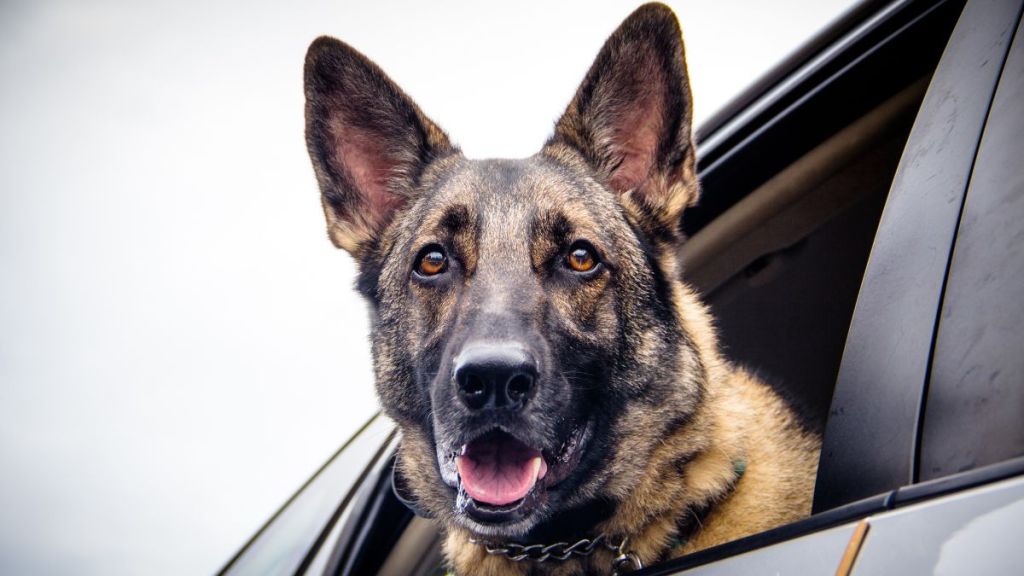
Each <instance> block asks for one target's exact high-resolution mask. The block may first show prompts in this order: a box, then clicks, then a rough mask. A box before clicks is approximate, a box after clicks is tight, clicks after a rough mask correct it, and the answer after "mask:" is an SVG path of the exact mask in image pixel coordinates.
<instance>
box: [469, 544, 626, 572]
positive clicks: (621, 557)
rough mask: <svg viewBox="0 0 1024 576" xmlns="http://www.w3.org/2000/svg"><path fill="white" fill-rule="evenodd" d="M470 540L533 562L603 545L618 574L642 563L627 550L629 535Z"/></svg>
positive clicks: (588, 552) (515, 559)
mask: <svg viewBox="0 0 1024 576" xmlns="http://www.w3.org/2000/svg"><path fill="white" fill-rule="evenodd" d="M469 541H470V542H472V543H473V544H480V545H481V546H483V547H484V550H486V551H487V553H488V554H490V555H491V556H504V557H506V558H508V559H509V560H512V561H513V562H523V561H526V560H530V561H533V562H547V561H549V560H568V559H569V558H571V557H572V556H581V557H585V556H590V555H591V554H593V553H594V550H595V549H596V548H598V547H603V548H605V549H607V550H610V551H612V552H614V553H615V554H617V556H616V557H615V559H614V560H612V574H613V575H615V576H617V575H618V574H621V573H622V572H623V570H627V571H630V572H632V571H633V570H639V569H641V568H643V567H644V565H643V563H641V562H640V558H639V557H638V556H637V555H636V554H635V553H633V552H630V551H628V550H627V546H628V545H629V539H628V538H623V539H622V540H621V541H620V542H619V543H618V544H613V543H611V542H609V541H608V537H607V535H605V534H599V535H597V536H595V537H594V538H593V539H591V538H584V539H582V540H579V541H577V542H575V543H574V544H569V543H568V542H555V543H554V544H548V545H546V546H545V545H544V544H516V543H514V542H508V543H504V544H494V543H491V542H485V541H483V540H476V539H474V538H470V539H469Z"/></svg>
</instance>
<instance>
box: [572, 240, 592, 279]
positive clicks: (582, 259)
mask: <svg viewBox="0 0 1024 576" xmlns="http://www.w3.org/2000/svg"><path fill="white" fill-rule="evenodd" d="M566 263H567V264H568V265H569V268H571V269H572V270H573V271H575V272H590V271H591V270H593V269H594V267H595V266H597V256H595V255H594V250H593V249H592V248H590V247H589V246H587V245H585V244H581V243H576V244H573V246H572V248H570V249H569V255H568V256H566Z"/></svg>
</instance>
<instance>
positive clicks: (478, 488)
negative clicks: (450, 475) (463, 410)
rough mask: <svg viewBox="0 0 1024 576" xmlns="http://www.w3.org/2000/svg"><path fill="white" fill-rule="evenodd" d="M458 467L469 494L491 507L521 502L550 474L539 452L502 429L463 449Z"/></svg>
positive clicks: (456, 462)
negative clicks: (538, 482)
mask: <svg viewBox="0 0 1024 576" xmlns="http://www.w3.org/2000/svg"><path fill="white" fill-rule="evenodd" d="M455 467H456V469H458V471H459V477H460V478H461V479H462V487H463V489H465V490H466V494H468V495H469V497H470V498H472V499H473V500H475V501H476V502H477V503H478V504H485V505H489V506H507V505H509V504H512V503H513V502H516V501H517V500H522V499H523V498H525V497H526V495H527V494H529V493H530V490H533V487H534V486H535V485H536V484H537V481H538V480H541V479H543V478H544V477H545V476H546V475H547V473H548V463H547V462H546V461H545V460H544V456H543V454H541V451H540V450H537V449H536V448H531V447H529V446H527V445H526V444H523V443H522V442H520V441H519V440H518V439H516V438H515V437H513V436H511V435H509V434H506V433H504V432H501V431H499V430H495V431H493V432H491V433H489V434H485V435H484V436H483V437H481V438H477V439H476V440H473V441H472V442H470V443H469V444H466V445H465V446H463V447H462V454H460V455H459V456H457V457H456V458H455Z"/></svg>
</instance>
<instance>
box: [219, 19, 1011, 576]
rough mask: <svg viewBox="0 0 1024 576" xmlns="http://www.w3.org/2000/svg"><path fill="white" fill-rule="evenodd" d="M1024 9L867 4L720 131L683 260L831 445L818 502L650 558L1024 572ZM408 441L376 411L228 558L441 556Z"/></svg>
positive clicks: (720, 122) (370, 569)
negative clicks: (743, 533)
mask: <svg viewBox="0 0 1024 576" xmlns="http://www.w3.org/2000/svg"><path fill="white" fill-rule="evenodd" d="M1022 9H1024V0H970V1H969V2H966V3H965V2H963V1H956V0H945V1H936V0H919V1H914V0H909V1H908V0H901V1H886V2H879V1H867V2H864V3H862V4H860V5H858V6H857V7H856V8H855V9H853V10H852V11H850V12H848V13H847V14H846V15H845V16H844V17H843V18H842V19H841V20H840V21H837V22H836V23H834V24H833V25H832V26H831V27H830V28H828V29H827V30H825V31H823V32H822V33H821V34H819V35H818V36H817V37H816V38H814V39H813V40H812V41H811V42H809V43H808V44H807V45H806V46H805V47H804V48H802V49H801V50H800V51H798V52H797V53H796V54H794V55H793V56H792V57H790V58H789V59H788V60H786V61H785V62H783V63H782V64H781V65H779V66H778V67H777V68H776V69H774V70H773V71H772V72H770V73H769V74H768V75H767V76H766V77H764V78H763V79H762V80H760V81H759V82H758V83H756V84H755V85H754V86H752V87H751V88H750V89H749V90H747V91H746V92H745V93H743V94H742V95H741V96H740V97H739V98H737V99H736V100H735V101H733V102H732V103H731V104H730V105H728V106H727V107H726V108H725V109H724V110H722V111H721V112H719V113H718V114H717V115H716V116H714V117H713V118H712V119H710V120H709V121H708V122H706V123H705V124H704V126H703V127H702V129H701V130H700V131H699V132H698V142H699V145H698V148H699V150H700V156H701V158H702V160H701V164H700V175H701V180H702V182H703V188H704V193H703V200H702V204H701V205H700V206H699V207H698V208H696V209H694V210H690V211H687V212H686V216H685V222H684V224H685V229H686V231H687V233H688V235H689V240H688V241H687V242H686V243H685V245H684V246H683V248H682V250H683V261H684V262H685V263H686V264H687V269H686V271H685V272H684V276H685V277H686V279H687V281H688V282H690V283H691V284H693V285H695V286H696V287H697V288H698V289H699V290H700V291H701V292H702V294H703V295H704V298H705V300H706V301H707V302H708V303H709V304H710V305H711V307H712V308H713V311H714V314H715V316H716V317H717V318H718V327H719V331H720V335H721V339H722V342H723V346H724V347H725V349H726V350H727V354H728V355H729V356H730V357H731V358H732V359H733V360H734V361H736V362H739V363H742V364H744V365H746V366H749V367H751V368H753V369H754V370H756V371H757V372H758V373H759V374H760V375H761V376H762V377H764V378H765V379H766V380H767V381H769V382H775V383H777V387H778V389H779V390H780V391H781V392H782V393H783V394H785V395H786V396H787V397H788V398H789V399H790V400H791V401H792V403H793V404H794V406H797V407H798V408H799V410H800V412H801V414H803V416H804V417H805V419H806V423H807V425H808V426H810V427H814V428H817V429H819V430H821V431H822V432H823V434H824V445H823V449H822V453H821V460H820V466H819V469H818V477H817V484H816V489H815V496H814V510H813V515H812V516H811V517H810V518H807V519H805V520H802V521H799V522H796V523H793V524H789V525H785V526H782V527H779V528H776V529H774V530H771V531H769V532H765V533H762V534H757V535H754V536H751V537H748V538H744V539H741V540H738V541H735V542H730V543H727V544H725V545H722V546H719V547H716V548H712V549H709V550H704V551H701V552H698V553H696V554H692V555H690V556H687V557H683V558H680V559H677V560H673V561H669V562H666V563H664V564H661V565H657V566H650V567H647V568H645V569H644V570H643V571H642V573H643V574H650V575H653V574H676V573H683V572H686V573H699V574H717V573H722V574H726V573H728V574H736V573H757V574H763V573H783V572H789V573H799V574H814V573H828V574H835V573H840V574H847V573H850V572H851V571H853V572H856V573H862V574H874V573H879V572H885V573H921V572H935V573H950V572H952V573H965V572H967V573H1019V572H1020V566H1022V565H1024V550H1022V548H1021V547H1020V546H1019V545H1017V543H1018V540H1019V537H1016V536H1014V534H1016V533H1017V532H1018V530H1017V527H1018V526H1019V525H1020V524H1021V523H1022V522H1024V476H1022V474H1024V457H1022V455H1024V306H1022V302H1024V145H1022V142H1024V32H1022V30H1021V27H1020V22H1021V12H1022ZM399 441H400V438H398V436H397V435H396V431H395V427H394V425H393V424H392V423H391V422H389V421H388V420H387V419H386V417H384V416H381V415H378V416H376V417H374V418H373V419H372V420H371V421H370V422H368V423H367V424H366V425H365V426H364V427H363V428H362V429H361V430H360V431H359V433H357V434H356V435H355V437H353V438H352V439H351V440H350V441H349V442H348V443H347V444H346V445H345V446H344V447H342V449H341V450H340V451H339V452H338V453H337V454H335V455H334V457H332V458H331V459H330V460H329V461H328V462H327V464H325V465H324V467H323V468H322V469H321V470H320V471H319V472H318V473H317V474H316V475H315V476H314V477H313V478H312V479H311V480H310V481H309V482H307V484H306V485H305V486H303V487H302V488H301V489H300V490H299V491H298V493H297V494H295V496H294V497H292V498H291V500H289V501H288V502H287V503H286V504H285V505H284V507H282V508H281V510H280V511H279V512H278V513H277V514H275V515H274V517H273V518H271V519H270V521H268V522H267V524H266V525H265V526H264V527H263V528H262V529H261V530H260V531H259V532H258V533H257V534H256V535H255V536H254V537H253V538H252V539H251V540H250V541H249V542H248V543H247V544H246V545H245V546H244V547H243V548H242V549H241V551H239V552H238V554H236V555H235V557H234V558H232V559H231V560H230V561H229V562H228V564H227V565H226V566H225V567H224V569H223V570H222V572H221V573H222V574H225V575H241V574H316V575H320V574H332V575H333V574H435V573H443V567H442V566H441V556H440V551H439V546H438V544H439V536H438V531H437V528H436V527H435V526H434V524H433V523H431V521H429V520H425V519H421V518H417V517H415V516H414V514H413V513H412V512H411V511H410V510H409V509H408V508H406V507H405V506H404V505H403V504H402V502H400V501H399V499H398V498H397V497H396V496H395V494H394V492H393V490H392V475H391V468H392V464H393V455H394V451H395V448H396V446H397V444H398V443H399ZM524 561H531V560H524ZM638 573H639V572H638Z"/></svg>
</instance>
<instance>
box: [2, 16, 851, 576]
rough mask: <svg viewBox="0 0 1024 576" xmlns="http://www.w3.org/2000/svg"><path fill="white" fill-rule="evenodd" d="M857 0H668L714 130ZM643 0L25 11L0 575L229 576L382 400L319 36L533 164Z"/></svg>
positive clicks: (9, 47) (448, 122)
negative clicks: (343, 235)
mask: <svg viewBox="0 0 1024 576" xmlns="http://www.w3.org/2000/svg"><path fill="white" fill-rule="evenodd" d="M849 3H850V0H805V1H789V2H763V1H754V0H750V1H746V2H740V1H733V2H730V1H728V0H693V1H680V2H669V4H670V5H672V6H673V7H674V8H675V9H676V12H677V14H678V15H679V17H680V20H681V22H682V25H683V30H684V32H685V36H686V42H687V53H688V57H689V62H690V71H691V77H692V86H693V91H694V94H695V99H696V106H695V110H696V116H697V119H698V122H699V121H700V120H701V119H703V118H706V117H708V116H710V115H711V114H712V113H713V112H714V111H715V110H716V109H717V108H718V107H719V106H721V105H722V104H723V103H724V102H725V101H726V100H727V99H728V98H729V97H731V96H732V95H734V94H736V93H737V92H738V91H739V90H741V89H742V88H743V87H745V86H746V85H748V84H749V83H750V82H752V81H753V80H754V79H755V78H756V77H757V76H758V75H759V74H760V73H762V72H763V71H764V70H766V69H767V68H768V67H769V66H771V65H772V64H774V63H775V62H777V61H778V60H780V59H781V58H782V57H783V56H785V55H786V54H787V53H789V52H790V51H791V50H793V49H794V48H796V47H797V46H798V45H799V44H800V43H801V42H802V41H803V40H804V39H806V38H807V37H808V36H809V35H810V34H811V33H812V32H813V31H816V30H817V29H819V28H820V27H822V26H823V25H825V24H826V23H827V22H829V21H830V20H831V19H832V18H834V17H835V16H836V15H837V14H839V13H840V12H841V11H842V10H844V9H845V7H846V6H847V5H848V4H849ZM637 5H638V3H637V2H636V1H635V0H633V1H604V2H592V1H591V2H588V1H583V0H578V1H573V2H541V1H526V2H510V3H506V4H503V5H489V4H484V3H482V2H468V1H465V2H433V3H432V2H412V1H408V2H375V3H372V4H371V3H354V2H340V1H336V2H312V1H302V2H267V1H260V2H253V1H249V2H243V1H235V2H201V1H198V0H188V1H180V2H157V1H153V2H135V3H128V2H110V1H106V2H104V1H94V2H88V3H86V2H74V1H72V0H66V1H49V2H48V1H40V0H36V1H33V0H21V1H12V0H5V1H4V2H3V3H2V4H0V79H2V84H0V86H2V87H0V126H2V129H0V510H2V511H3V512H2V513H0V573H4V574H34V575H46V574H83V575H92V574H96V575H100V574H102V575H118V574H147V575H149V574H155V575H159V574H174V575H180V574H209V573H211V572H213V571H215V570H216V569H218V568H219V567H220V566H221V565H222V564H223V563H224V562H225V561H226V560H227V559H228V558H229V557H230V556H231V554H233V553H234V551H235V550H236V549H237V548H238V547H239V546H240V545H241V544H242V543H243V542H244V541H245V539H247V538H248V537H249V536H250V535H251V534H252V533H253V532H254V531H255V530H256V529H257V528H258V527H259V526H260V525H261V524H262V522H263V521H264V520H265V519H266V518H267V517H268V516H269V515H270V514H271V513H272V512H273V511H274V510H275V509H276V508H277V507H278V506H279V505H280V504H281V503H282V502H283V501H284V500H285V499H286V498H287V497H288V496H290V495H291V493H292V492H293V491H294V490H295V489H296V488H297V487H298V486H299V485H300V484H301V483H302V482H303V481H304V480H305V479H306V478H307V477H308V476H309V475H310V474H311V473H312V472H313V471H314V470H315V469H316V468H317V467H318V466H319V465H320V464H321V463H322V462H323V461H324V460H325V459H326V458H327V457H328V456H329V455H330V454H331V453H332V452H333V451H334V450H335V449H336V448H337V447H338V446H339V445H340V444H341V443H342V442H343V441H344V440H345V438H346V437H347V436H348V435H349V434H350V433H351V432H352V431H354V430H355V429H356V428H357V427H358V426H359V425H360V424H361V423H362V422H363V421H365V420H366V418H368V417H369V415H370V414H371V413H372V412H373V411H374V409H375V401H374V399H373V391H372V385H371V380H370V361H369V346H368V344H367V338H366V335H367V331H368V327H367V322H366V313H365V309H364V305H363V303H362V302H361V301H360V300H358V298H357V297H356V296H355V295H354V292H353V291H352V290H351V285H352V283H353V279H354V268H353V265H352V262H351V261H350V259H349V258H348V256H347V255H345V254H344V253H342V252H340V251H337V250H335V249H333V248H332V247H331V245H330V243H329V242H328V241H327V239H326V236H325V233H324V226H323V221H322V214H321V212H320V206H319V201H318V197H317V191H316V186H315V182H314V179H313V174H312V170H311V169H310V165H309V159H308V157H307V155H306V151H305V145H304V141H303V134H302V130H303V119H302V113H303V99H302V98H303V97H302V84H301V82H302V60H303V56H304V54H305V49H306V46H307V45H308V44H309V42H310V41H311V40H312V39H313V38H315V37H316V36H318V35H320V34H331V35H334V36H337V37H339V38H342V39H344V40H346V41H347V42H349V43H351V44H352V45H354V46H356V47H357V48H358V49H360V50H361V51H363V52H364V53H365V54H367V55H368V56H370V57H371V58H373V59H374V60H376V61H377V62H378V63H379V64H380V65H381V66H382V67H383V68H384V70H385V71H387V72H388V73H389V74H391V76H392V77H393V78H394V79H395V80H396V81H397V82H398V83H399V84H400V85H402V86H403V87H404V88H405V89H406V91H407V92H408V93H409V94H411V95H412V96H413V97H414V98H415V99H416V100H417V101H418V102H419V104H420V105H421V107H422V108H423V109H424V110H425V111H426V113H427V114H428V115H430V116H431V117H432V118H433V119H434V120H436V121H437V122H438V123H439V124H440V125H441V126H443V127H444V128H445V129H446V130H447V131H448V132H449V133H450V134H451V135H452V136H453V137H454V139H455V140H456V141H458V142H459V143H460V144H461V145H462V147H463V150H464V151H465V152H466V153H467V154H468V155H470V156H473V157H486V156H512V157H514V156H525V155H529V154H531V153H533V152H534V151H535V150H536V149H537V147H538V146H539V145H540V143H541V142H542V141H543V140H544V139H545V137H546V136H547V135H548V133H549V131H550V129H551V126H552V123H553V121H554V120H555V119H556V118H557V116H558V115H559V113H560V112H561V110H562V109H563V107H564V106H565V104H566V103H567V102H568V100H569V98H570V97H571V95H572V93H573V91H574V90H575V88H576V85H577V84H578V82H579V81H580V79H581V78H582V75H583V73H584V72H585V71H586V69H587V68H588V66H589V65H590V62H591V59H592V58H593V57H594V55H595V54H596V53H597V50H598V48H599V47H600V45H601V43H602V42H603V40H604V39H605V37H606V36H607V35H608V34H609V33H610V32H611V31H612V30H613V29H614V28H615V26H616V25H617V24H618V23H619V22H620V21H621V20H622V19H623V18H624V17H625V16H626V15H627V14H628V13H629V12H630V11H631V10H632V9H633V8H635V7H636V6H637Z"/></svg>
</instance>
